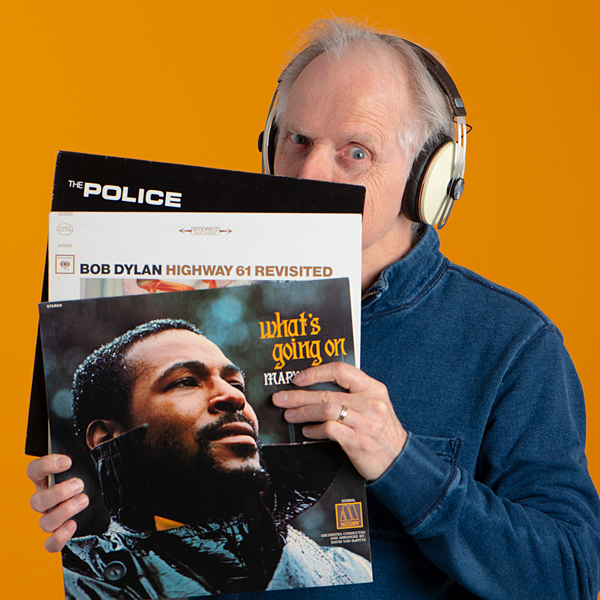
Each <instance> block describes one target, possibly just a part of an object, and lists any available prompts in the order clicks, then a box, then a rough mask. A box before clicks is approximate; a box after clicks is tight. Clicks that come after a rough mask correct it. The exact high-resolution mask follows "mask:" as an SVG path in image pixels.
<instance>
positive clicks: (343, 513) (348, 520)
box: [335, 502, 363, 529]
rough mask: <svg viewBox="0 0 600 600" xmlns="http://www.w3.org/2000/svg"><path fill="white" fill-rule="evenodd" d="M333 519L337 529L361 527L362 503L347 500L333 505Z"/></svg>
mask: <svg viewBox="0 0 600 600" xmlns="http://www.w3.org/2000/svg"><path fill="white" fill-rule="evenodd" d="M335 521H336V525H337V528H338V529H350V528H353V527H362V526H363V518H362V503H361V502H348V503H346V504H336V505H335Z"/></svg>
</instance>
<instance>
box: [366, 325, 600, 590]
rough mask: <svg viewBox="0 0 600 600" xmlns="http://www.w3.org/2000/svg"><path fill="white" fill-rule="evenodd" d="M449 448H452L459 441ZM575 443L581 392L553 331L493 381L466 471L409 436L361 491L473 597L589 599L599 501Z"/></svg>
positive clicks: (599, 544) (540, 335) (595, 572)
mask: <svg viewBox="0 0 600 600" xmlns="http://www.w3.org/2000/svg"><path fill="white" fill-rule="evenodd" d="M448 442H450V444H451V445H452V444H454V446H455V448H454V449H453V452H454V451H457V452H460V451H459V450H458V447H459V446H460V439H458V438H457V439H456V440H448ZM438 445H439V444H438ZM446 446H447V444H446ZM584 446H585V408H584V400H583V392H582V389H581V385H580V382H579V379H578V377H577V374H576V372H575V369H574V367H573V364H572V362H571V360H570V358H569V356H568V353H567V351H566V349H565V347H564V345H563V343H562V339H561V337H560V334H559V333H558V331H557V330H556V329H555V328H554V326H552V325H551V324H550V325H546V326H545V327H543V328H542V329H541V330H539V331H538V332H537V333H536V334H535V335H534V336H533V337H532V338H531V339H529V340H528V341H527V343H525V344H524V345H523V347H522V349H521V351H520V352H519V353H518V354H517V355H516V356H515V357H514V358H513V360H512V361H511V363H510V367H509V368H508V369H507V370H506V372H505V374H504V376H503V377H502V381H501V385H500V386H499V388H498V390H497V394H496V398H495V401H494V403H493V405H492V406H491V408H490V412H489V418H488V422H487V426H486V430H485V433H484V435H483V438H482V441H481V446H480V449H479V455H478V461H477V467H476V470H475V473H469V472H467V471H466V470H465V469H462V468H460V467H458V466H457V465H456V464H455V461H454V460H453V458H452V456H453V452H446V453H445V452H444V451H440V449H439V448H436V445H435V444H433V445H432V444H431V443H428V442H427V441H426V440H424V439H422V438H420V436H417V435H413V434H409V439H408V442H407V444H406V446H405V448H404V450H403V451H402V452H401V454H400V455H399V456H398V458H397V459H396V461H395V462H394V463H393V464H392V466H391V467H390V468H389V469H388V471H387V472H386V473H385V474H384V475H383V476H381V477H380V478H379V479H378V480H376V481H375V482H372V483H371V484H370V489H371V491H372V492H373V493H374V494H375V495H376V496H377V497H378V499H379V500H380V501H381V502H382V503H383V504H384V505H385V506H386V507H387V508H388V509H389V510H390V511H391V512H392V513H393V514H394V515H395V516H396V517H397V519H399V521H400V523H401V525H402V527H403V528H404V530H405V531H406V532H407V533H408V534H409V535H410V536H412V538H413V539H414V540H415V542H416V543H417V545H418V546H419V548H420V549H421V551H422V552H423V553H424V554H425V555H426V556H427V557H428V558H429V559H430V560H431V561H432V562H433V563H434V564H435V565H436V566H437V567H439V568H440V569H441V570H442V571H444V572H445V573H446V574H447V575H449V576H450V577H452V578H453V579H454V580H455V581H457V582H458V583H460V584H461V585H462V586H463V587H465V588H466V589H468V590H469V591H471V592H472V593H473V594H475V595H476V596H478V597H481V598H484V599H506V600H508V599H510V600H513V599H514V598H519V599H521V600H525V599H528V598H531V599H536V600H539V599H540V598H561V599H565V600H568V599H572V600H582V599H584V600H588V599H589V600H592V599H593V600H597V593H598V589H599V588H600V581H599V579H600V560H599V554H600V535H599V530H600V527H599V514H600V505H599V501H598V495H597V493H596V491H595V489H594V486H593V484H592V482H591V479H590V476H589V474H588V471H587V463H586V459H585V455H584ZM450 450H452V448H450ZM459 462H460V461H459Z"/></svg>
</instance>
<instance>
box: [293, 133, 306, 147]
mask: <svg viewBox="0 0 600 600" xmlns="http://www.w3.org/2000/svg"><path fill="white" fill-rule="evenodd" d="M290 140H291V142H292V144H300V145H302V146H307V145H308V139H307V138H306V137H305V136H303V135H300V134H299V133H292V134H290Z"/></svg>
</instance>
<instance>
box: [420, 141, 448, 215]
mask: <svg viewBox="0 0 600 600" xmlns="http://www.w3.org/2000/svg"><path fill="white" fill-rule="evenodd" d="M455 153H456V144H455V142H453V141H448V142H446V143H445V144H442V145H441V146H440V147H439V148H438V150H437V151H436V153H435V154H434V155H433V157H432V158H431V159H430V161H429V164H428V165H427V170H426V172H425V174H424V176H423V183H422V184H421V189H420V191H419V199H418V207H419V219H420V220H421V221H422V222H423V223H427V224H428V225H437V224H438V223H439V221H440V219H441V217H442V214H443V207H444V205H445V203H446V201H447V200H448V196H449V192H450V188H451V185H450V184H451V182H452V179H453V176H454V166H455Z"/></svg>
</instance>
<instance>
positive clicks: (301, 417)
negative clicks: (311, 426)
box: [285, 394, 353, 427]
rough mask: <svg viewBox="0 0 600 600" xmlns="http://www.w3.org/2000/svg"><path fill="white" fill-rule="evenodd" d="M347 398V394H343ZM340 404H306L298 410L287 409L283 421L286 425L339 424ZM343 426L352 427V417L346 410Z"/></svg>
mask: <svg viewBox="0 0 600 600" xmlns="http://www.w3.org/2000/svg"><path fill="white" fill-rule="evenodd" d="M344 395H345V396H347V394H344ZM342 406H345V405H342V404H341V403H334V402H326V403H323V404H322V403H319V404H306V405H304V406H300V407H298V408H289V409H288V410H286V411H285V420H286V421H287V422H288V423H310V422H320V423H322V422H324V421H336V422H339V421H338V420H339V418H340V415H341V413H342ZM343 421H344V425H347V426H349V427H352V421H353V416H352V415H351V414H350V410H349V409H348V408H346V413H345V416H344V419H343Z"/></svg>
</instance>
